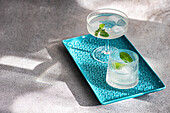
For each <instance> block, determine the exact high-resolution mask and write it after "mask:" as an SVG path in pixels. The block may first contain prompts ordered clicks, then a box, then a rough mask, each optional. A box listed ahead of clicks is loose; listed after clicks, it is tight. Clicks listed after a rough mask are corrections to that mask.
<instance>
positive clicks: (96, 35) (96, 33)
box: [94, 28, 101, 36]
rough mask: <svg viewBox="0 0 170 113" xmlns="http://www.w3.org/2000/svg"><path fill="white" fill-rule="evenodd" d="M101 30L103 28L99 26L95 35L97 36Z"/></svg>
mask: <svg viewBox="0 0 170 113" xmlns="http://www.w3.org/2000/svg"><path fill="white" fill-rule="evenodd" d="M100 30H101V29H100V28H99V29H98V30H96V31H95V34H94V35H95V36H98V34H99V32H100Z"/></svg>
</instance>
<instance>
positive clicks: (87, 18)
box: [86, 8, 129, 27]
mask: <svg viewBox="0 0 170 113" xmlns="http://www.w3.org/2000/svg"><path fill="white" fill-rule="evenodd" d="M100 10H110V11H111V10H113V11H117V12H120V13H122V14H123V15H125V17H126V19H127V24H126V25H125V26H124V27H126V26H127V25H128V19H129V18H128V16H127V15H126V14H125V13H124V12H123V11H120V10H118V9H112V8H101V9H97V10H94V11H92V12H91V13H89V14H88V15H87V17H86V21H87V24H88V25H90V24H89V22H88V20H89V16H90V15H91V14H93V13H95V12H97V11H100Z"/></svg>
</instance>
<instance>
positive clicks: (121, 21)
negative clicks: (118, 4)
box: [117, 19, 126, 26]
mask: <svg viewBox="0 0 170 113" xmlns="http://www.w3.org/2000/svg"><path fill="white" fill-rule="evenodd" d="M117 25H118V26H125V25H126V22H125V21H124V20H123V19H120V20H118V21H117Z"/></svg>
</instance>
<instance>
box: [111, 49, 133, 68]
mask: <svg viewBox="0 0 170 113" xmlns="http://www.w3.org/2000/svg"><path fill="white" fill-rule="evenodd" d="M119 56H120V58H121V59H122V60H123V61H124V62H125V63H129V62H133V59H132V57H131V56H130V55H129V54H128V53H125V52H121V53H120V54H119ZM125 65H126V64H122V63H119V62H114V63H112V67H113V68H114V69H121V68H122V67H123V66H125Z"/></svg>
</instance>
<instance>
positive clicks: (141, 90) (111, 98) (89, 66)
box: [62, 34, 165, 105]
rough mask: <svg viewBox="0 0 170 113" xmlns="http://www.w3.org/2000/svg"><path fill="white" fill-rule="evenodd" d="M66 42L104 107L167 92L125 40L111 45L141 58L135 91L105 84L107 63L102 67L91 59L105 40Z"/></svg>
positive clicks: (115, 41) (79, 38) (82, 38)
mask: <svg viewBox="0 0 170 113" xmlns="http://www.w3.org/2000/svg"><path fill="white" fill-rule="evenodd" d="M62 42H63V44H64V46H65V47H66V48H67V50H68V52H69V53H70V55H71V56H72V58H73V60H74V61H75V63H76V64H77V66H78V68H79V69H80V71H81V72H82V74H83V76H84V77H85V79H86V80H87V82H88V84H89V85H90V87H91V88H92V90H93V91H94V94H95V95H96V97H97V98H98V100H99V102H100V103H101V104H103V105H105V104H110V103H113V102H117V101H121V100H125V99H129V98H133V97H137V96H141V95H144V94H148V93H151V92H155V91H159V90H162V89H165V85H164V84H163V82H162V81H161V80H160V78H159V77H158V76H157V75H156V73H155V72H154V71H153V70H152V69H151V67H150V66H149V65H148V64H147V62H146V61H145V60H144V58H143V57H142V56H141V55H140V53H139V52H138V51H137V50H136V49H135V47H134V46H133V45H132V44H131V42H130V41H129V40H128V39H127V38H126V37H125V36H122V37H120V38H116V39H112V40H110V45H111V46H114V47H116V48H118V49H129V50H132V51H134V52H136V53H137V54H138V55H139V82H138V85H136V86H135V87H134V88H131V89H117V88H113V87H111V86H109V85H108V84H107V83H106V80H105V78H106V71H107V63H100V62H98V61H96V60H94V59H93V57H92V56H91V53H92V51H93V50H94V49H95V48H97V47H99V46H104V44H105V40H103V39H99V38H95V37H94V36H92V35H90V34H88V35H84V36H79V37H74V38H71V39H67V40H63V41H62Z"/></svg>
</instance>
